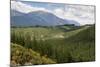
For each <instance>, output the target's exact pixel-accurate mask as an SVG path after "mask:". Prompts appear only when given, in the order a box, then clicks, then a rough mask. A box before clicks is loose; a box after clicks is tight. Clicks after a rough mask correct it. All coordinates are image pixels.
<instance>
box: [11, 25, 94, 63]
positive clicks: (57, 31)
mask: <svg viewBox="0 0 100 67" xmlns="http://www.w3.org/2000/svg"><path fill="white" fill-rule="evenodd" d="M11 42H12V43H16V44H19V45H20V46H22V47H24V49H31V50H32V51H35V52H37V53H39V54H40V56H46V57H49V58H50V61H53V62H56V63H70V62H84V61H94V60H95V26H94V25H91V26H83V27H78V28H75V27H68V26H62V27H52V28H51V27H46V28H45V27H33V28H32V27H31V28H11ZM13 48H14V47H12V48H11V49H13ZM16 49H19V47H16ZM13 53H14V52H12V56H14V55H13ZM19 59H20V58H19ZM51 59H52V60H51ZM40 60H41V59H40ZM37 61H38V60H36V62H37ZM26 62H27V61H26ZM31 63H32V64H34V63H33V62H31ZM48 63H52V62H48ZM48 63H47V64H48ZM20 64H22V63H21V62H20ZM40 64H43V63H40Z"/></svg>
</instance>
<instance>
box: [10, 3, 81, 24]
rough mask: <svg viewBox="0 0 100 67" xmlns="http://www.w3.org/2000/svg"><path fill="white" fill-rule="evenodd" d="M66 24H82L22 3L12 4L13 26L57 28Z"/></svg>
mask: <svg viewBox="0 0 100 67" xmlns="http://www.w3.org/2000/svg"><path fill="white" fill-rule="evenodd" d="M64 24H74V25H76V26H79V25H80V24H79V23H78V22H77V21H75V20H69V19H63V18H60V17H58V16H56V15H55V14H53V13H51V12H48V11H47V10H43V9H40V8H35V9H33V8H32V7H30V6H29V5H26V4H22V3H20V2H12V3H11V26H35V25H40V26H56V25H64Z"/></svg>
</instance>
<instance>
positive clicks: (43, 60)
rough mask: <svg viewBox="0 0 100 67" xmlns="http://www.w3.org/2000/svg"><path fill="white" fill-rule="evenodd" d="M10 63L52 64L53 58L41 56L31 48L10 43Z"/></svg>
mask: <svg viewBox="0 0 100 67" xmlns="http://www.w3.org/2000/svg"><path fill="white" fill-rule="evenodd" d="M11 48H12V49H11V65H12V66H13V65H21V66H22V65H37V64H54V63H56V62H54V61H53V60H51V59H50V58H47V56H41V55H40V53H37V52H35V51H33V50H32V49H28V48H24V47H22V46H20V45H18V44H13V43H11Z"/></svg>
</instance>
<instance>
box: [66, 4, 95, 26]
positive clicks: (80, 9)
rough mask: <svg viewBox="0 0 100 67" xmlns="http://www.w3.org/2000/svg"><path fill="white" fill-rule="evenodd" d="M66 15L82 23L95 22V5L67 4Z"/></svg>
mask: <svg viewBox="0 0 100 67" xmlns="http://www.w3.org/2000/svg"><path fill="white" fill-rule="evenodd" d="M65 15H66V16H65V18H68V19H73V20H76V21H78V22H79V23H80V24H81V25H84V24H93V23H94V22H95V19H94V7H93V6H84V5H74V6H73V5H67V8H66V11H65Z"/></svg>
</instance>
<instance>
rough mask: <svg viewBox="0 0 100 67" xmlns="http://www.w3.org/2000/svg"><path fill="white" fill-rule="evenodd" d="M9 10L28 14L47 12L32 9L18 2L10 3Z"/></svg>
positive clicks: (35, 8)
mask: <svg viewBox="0 0 100 67" xmlns="http://www.w3.org/2000/svg"><path fill="white" fill-rule="evenodd" d="M11 9H13V10H16V11H19V12H22V13H29V12H33V11H38V10H42V11H48V10H47V9H45V8H42V7H40V8H39V7H32V6H31V5H28V4H24V3H22V2H20V1H11Z"/></svg>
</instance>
